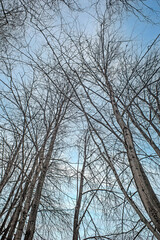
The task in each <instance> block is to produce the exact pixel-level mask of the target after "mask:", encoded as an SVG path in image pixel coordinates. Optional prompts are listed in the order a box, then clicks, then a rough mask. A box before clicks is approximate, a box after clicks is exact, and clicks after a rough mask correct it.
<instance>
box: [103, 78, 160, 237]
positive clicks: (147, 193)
mask: <svg viewBox="0 0 160 240" xmlns="http://www.w3.org/2000/svg"><path fill="white" fill-rule="evenodd" d="M105 79H106V85H107V87H108V90H109V93H110V99H111V104H112V108H113V112H114V114H115V117H116V119H117V122H118V124H119V126H120V127H121V129H122V131H123V136H124V140H125V147H126V150H127V155H128V160H129V164H130V167H131V170H132V174H133V178H134V181H135V184H136V186H137V191H138V193H139V196H140V198H141V200H142V202H143V205H144V207H145V209H146V211H147V213H148V215H149V217H150V218H151V220H152V222H153V223H154V225H155V227H156V228H157V230H158V231H159V232H160V202H159V200H158V198H157V196H156V194H155V193H154V191H153V189H152V186H151V184H150V182H149V180H148V178H147V176H146V174H145V172H144V169H143V167H142V165H141V163H140V161H139V159H138V156H137V154H136V150H135V147H134V143H133V139H132V134H131V132H130V130H129V129H128V127H127V125H126V124H125V122H124V120H123V118H122V116H121V114H120V112H119V110H118V106H117V103H116V101H115V96H114V91H113V88H112V85H111V84H110V82H109V80H108V78H107V77H106V76H105Z"/></svg>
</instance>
